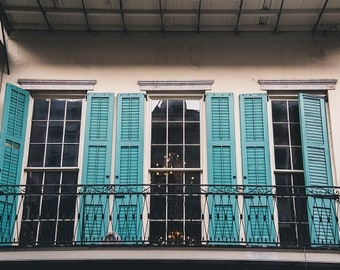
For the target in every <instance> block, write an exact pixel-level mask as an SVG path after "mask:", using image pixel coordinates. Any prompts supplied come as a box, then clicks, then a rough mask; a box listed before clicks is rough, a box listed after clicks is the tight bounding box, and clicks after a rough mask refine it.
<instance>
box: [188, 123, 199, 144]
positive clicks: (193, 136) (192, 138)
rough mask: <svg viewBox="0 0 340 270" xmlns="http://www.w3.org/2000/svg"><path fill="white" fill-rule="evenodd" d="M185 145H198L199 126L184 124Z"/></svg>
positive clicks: (196, 124) (197, 124)
mask: <svg viewBox="0 0 340 270" xmlns="http://www.w3.org/2000/svg"><path fill="white" fill-rule="evenodd" d="M185 143H186V144H199V143H200V124H199V123H186V124H185Z"/></svg>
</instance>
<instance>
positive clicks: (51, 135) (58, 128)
mask: <svg viewBox="0 0 340 270" xmlns="http://www.w3.org/2000/svg"><path fill="white" fill-rule="evenodd" d="M63 128H64V122H62V121H50V124H49V127H48V137H47V142H49V143H61V142H62V141H63Z"/></svg>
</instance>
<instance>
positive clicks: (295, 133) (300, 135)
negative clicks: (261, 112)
mask: <svg viewBox="0 0 340 270" xmlns="http://www.w3.org/2000/svg"><path fill="white" fill-rule="evenodd" d="M259 83H260V85H261V87H262V89H263V90H266V91H267V92H268V95H269V98H270V105H271V116H272V117H271V118H272V123H271V127H272V130H273V132H272V134H273V153H274V159H273V160H274V162H273V171H274V176H275V184H276V185H277V191H276V192H277V208H278V224H279V237H280V242H281V244H282V245H288V246H289V245H299V246H306V245H307V246H308V245H312V246H318V245H325V244H332V243H336V242H337V239H338V232H337V226H336V216H335V211H334V201H333V200H332V199H330V197H329V196H332V194H333V192H334V191H333V190H332V188H331V187H332V186H333V180H332V170H331V159H330V144H329V139H328V136H329V131H328V127H327V110H326V109H327V102H326V101H327V91H326V90H331V89H335V83H336V80H307V81H305V80H303V81H294V80H287V81H260V82H259ZM283 89H284V90H283Z"/></svg>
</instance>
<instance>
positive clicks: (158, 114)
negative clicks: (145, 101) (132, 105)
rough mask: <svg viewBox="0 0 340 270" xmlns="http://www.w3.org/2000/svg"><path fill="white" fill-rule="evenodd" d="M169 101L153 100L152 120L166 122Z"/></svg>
mask: <svg viewBox="0 0 340 270" xmlns="http://www.w3.org/2000/svg"><path fill="white" fill-rule="evenodd" d="M166 111H167V101H166V100H153V101H152V120H158V121H159V120H163V121H165V120H166Z"/></svg>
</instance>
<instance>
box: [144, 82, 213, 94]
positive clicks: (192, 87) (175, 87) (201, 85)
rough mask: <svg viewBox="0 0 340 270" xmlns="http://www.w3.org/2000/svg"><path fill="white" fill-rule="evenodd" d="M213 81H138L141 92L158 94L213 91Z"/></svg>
mask: <svg viewBox="0 0 340 270" xmlns="http://www.w3.org/2000/svg"><path fill="white" fill-rule="evenodd" d="M213 83H214V81H213V80H194V81H138V85H139V86H140V90H141V91H146V92H157V91H162V92H163V91H164V92H167V93H169V91H178V92H179V93H183V91H194V92H196V93H197V92H199V91H204V92H205V91H211V86H212V84H213Z"/></svg>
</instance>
